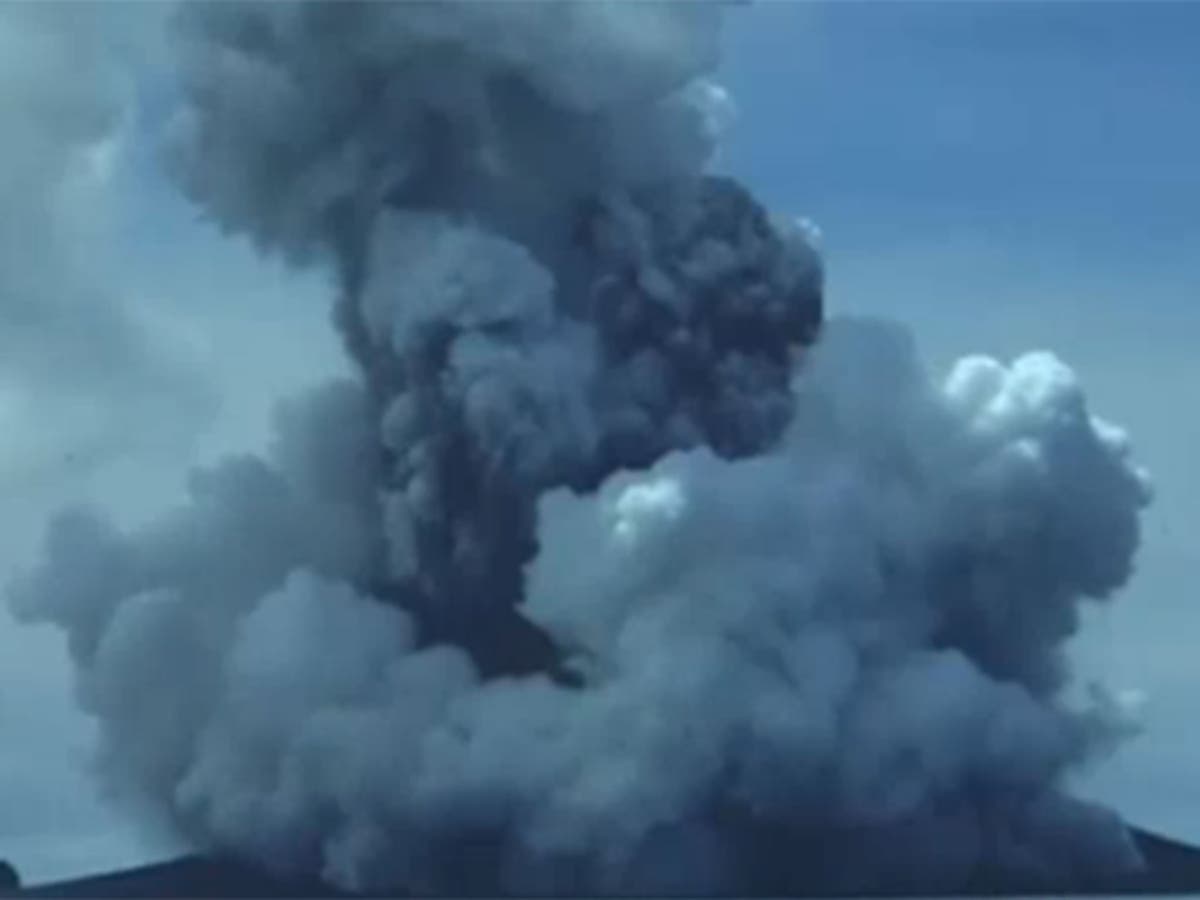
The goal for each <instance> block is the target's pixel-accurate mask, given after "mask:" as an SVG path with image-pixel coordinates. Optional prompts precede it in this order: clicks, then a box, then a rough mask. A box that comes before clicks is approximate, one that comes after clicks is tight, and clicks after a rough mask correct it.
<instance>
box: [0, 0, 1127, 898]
mask: <svg viewBox="0 0 1200 900" xmlns="http://www.w3.org/2000/svg"><path fill="white" fill-rule="evenodd" d="M721 13H722V10H721V8H719V7H717V6H711V5H702V4H662V5H656V4H623V3H588V4H574V3H561V4H560V3H530V4H524V3H505V4H485V3H450V2H442V3H436V4H396V5H392V4H375V3H362V4H359V3H350V2H343V3H336V4H332V3H331V4H313V3H302V4H294V5H293V4H284V3H269V4H266V3H264V4H254V5H249V4H247V5H232V4H213V5H189V6H187V7H186V8H185V9H184V11H183V14H182V15H181V17H180V20H179V29H180V30H179V32H178V36H179V39H180V41H181V53H182V54H183V57H184V58H185V59H186V63H185V69H184V83H185V86H186V89H187V96H188V99H189V104H188V106H187V108H186V110H185V111H184V112H183V114H182V116H181V118H180V120H179V122H178V123H177V128H176V130H175V132H174V143H173V144H172V156H171V159H172V164H173V165H174V166H175V167H176V172H177V174H178V176H179V178H180V181H181V183H182V185H183V186H184V188H185V190H186V191H187V192H188V193H189V195H190V196H191V197H192V198H193V199H194V200H195V201H196V202H197V203H198V204H200V205H201V206H202V207H203V208H204V209H205V210H207V211H208V213H209V214H211V215H212V217H213V218H214V219H215V220H216V221H217V222H218V223H219V224H220V225H222V226H223V227H225V228H227V229H230V230H232V231H238V232H244V233H248V234H250V235H252V236H253V237H254V238H255V239H256V240H257V241H258V242H259V244H260V245H261V246H262V247H263V248H264V249H265V250H268V251H280V252H283V253H285V254H287V255H288V256H289V257H290V258H292V259H294V260H296V261H299V262H308V263H311V264H318V265H328V266H331V267H332V270H333V271H334V272H335V274H336V275H337V278H338V284H339V286H340V287H339V295H340V296H339V298H338V302H337V311H336V322H337V324H338V327H339V328H340V329H341V332H342V334H343V336H344V338H345V342H346V346H347V349H348V351H349V353H350V354H351V355H352V356H353V358H354V359H355V361H356V362H357V364H358V366H359V370H360V373H361V378H360V379H358V380H357V381H356V382H346V383H337V384H331V385H327V386H324V387H322V388H320V389H318V390H315V391H314V392H313V393H312V394H311V395H310V396H308V397H305V398H302V399H299V400H295V401H292V402H290V403H288V404H285V405H284V406H283V407H281V409H280V413H279V417H278V422H277V439H276V443H275V446H274V447H273V449H272V451H271V453H270V454H269V455H268V456H267V457H266V458H264V459H260V458H255V457H245V458H239V459H231V460H229V461H227V462H226V463H224V464H222V465H220V466H218V467H216V468H214V469H211V470H207V471H203V472H198V473H196V475H195V476H194V478H193V481H192V484H191V491H190V497H189V499H188V502H187V503H186V504H185V505H184V506H182V507H181V508H180V509H178V510H177V511H176V512H174V513H173V514H171V515H168V516H166V517H165V518H163V519H162V520H161V521H159V522H158V523H156V524H154V525H152V526H150V527H147V528H145V529H142V530H140V531H136V532H123V531H120V530H118V529H117V528H116V527H115V526H114V525H113V524H111V523H110V522H109V521H108V519H107V518H106V517H105V516H104V515H102V514H100V513H97V512H94V511H93V512H88V511H75V512H71V513H68V514H65V515H64V516H62V517H61V518H60V519H59V520H58V521H57V523H56V524H55V525H54V527H53V528H52V529H51V531H50V534H49V537H48V542H47V546H46V551H45V555H44V559H43V560H42V561H41V562H40V564H38V565H37V566H35V567H34V568H32V569H31V570H30V571H29V572H28V573H27V574H26V575H25V576H24V577H23V578H22V579H20V580H19V581H17V582H16V583H15V584H14V585H13V588H12V599H13V603H14V606H15V608H16V609H17V610H18V612H19V613H21V614H22V615H24V616H26V617H28V618H30V619H36V620H48V621H52V622H55V623H58V624H59V625H61V626H62V627H63V628H64V629H65V630H66V632H67V634H68V635H69V638H70V642H71V648H72V652H73V655H74V657H75V660H76V662H77V663H78V666H79V687H80V696H81V699H82V701H83V703H84V704H85V706H86V708H87V709H88V710H89V711H90V712H91V713H93V714H94V715H95V716H96V717H97V718H98V720H99V722H100V723H101V727H102V735H103V740H102V747H101V754H102V771H103V772H104V773H105V774H106V775H107V776H108V777H109V778H110V779H111V781H112V783H113V784H114V785H117V786H119V787H120V788H122V789H124V790H127V791H131V792H133V793H135V794H136V795H138V796H140V797H142V798H145V799H148V800H149V801H151V802H153V803H155V804H156V805H157V806H159V807H160V808H162V809H164V810H166V811H167V812H168V813H169V814H170V815H171V816H172V817H173V819H174V821H175V822H176V823H177V824H178V826H179V828H180V829H181V830H182V831H183V832H184V833H186V834H188V835H190V836H191V837H192V838H193V839H194V840H195V841H197V842H198V843H199V844H201V845H203V846H207V847H210V848H216V849H223V850H229V851H234V852H237V853H242V854H246V855H250V856H252V857H254V858H257V859H260V860H262V861H265V862H267V863H268V864H271V865H273V866H277V867H279V868H280V869H283V870H291V871H302V872H308V873H311V874H320V875H322V876H324V877H326V878H329V879H331V880H332V881H334V882H336V883H337V884H339V885H341V886H343V887H347V888H351V889H372V888H397V887H402V888H408V889H416V890H426V891H452V892H462V891H471V890H485V891H495V890H508V891H521V892H540V891H555V892H564V891H573V890H601V891H662V890H679V891H688V892H703V891H713V890H740V891H789V890H792V891H794V890H797V889H799V888H802V887H803V888H809V889H811V888H814V887H817V888H824V889H835V888H841V889H865V888H867V887H870V886H879V885H898V886H904V885H911V886H920V887H924V888H928V887H930V886H938V885H941V886H966V885H968V884H970V883H971V880H972V879H976V878H983V877H985V876H986V875H987V873H999V874H1001V875H1007V876H1011V877H1027V878H1041V879H1045V880H1046V882H1047V883H1050V884H1056V883H1057V884H1063V883H1069V882H1071V881H1078V880H1081V879H1084V880H1086V879H1088V878H1093V877H1100V876H1103V875H1105V874H1109V873H1112V872H1114V871H1122V870H1126V869H1130V868H1133V867H1136V865H1137V864H1138V858H1137V853H1136V851H1135V850H1134V848H1133V846H1132V844H1131V842H1130V841H1129V840H1128V837H1127V835H1126V833H1125V831H1124V828H1123V826H1122V825H1121V824H1120V823H1119V821H1118V820H1117V819H1116V818H1115V816H1112V815H1110V814H1108V813H1106V812H1104V811H1102V810H1099V809H1096V808H1093V807H1090V806H1087V805H1085V804H1082V803H1080V802H1077V801H1074V800H1072V799H1070V798H1069V797H1067V796H1065V795H1064V794H1063V793H1062V791H1061V790H1060V787H1059V785H1060V782H1061V778H1062V776H1063V775H1064V774H1065V773H1066V772H1067V771H1068V770H1069V769H1070V768H1071V767H1072V766H1075V765H1078V764H1080V763H1082V762H1084V761H1086V760H1087V759H1088V758H1089V757H1090V756H1091V755H1092V754H1094V753H1095V752H1097V750H1098V749H1099V748H1102V747H1103V746H1104V745H1105V744H1106V742H1107V741H1108V740H1109V739H1110V738H1111V737H1112V733H1113V728H1114V727H1115V726H1114V725H1113V723H1110V722H1109V721H1108V720H1107V718H1106V716H1105V715H1104V711H1103V709H1095V710H1087V709H1085V710H1082V711H1080V710H1073V709H1071V708H1068V707H1067V705H1066V704H1065V703H1064V701H1062V700H1061V698H1060V693H1061V688H1062V687H1063V686H1064V684H1065V682H1066V672H1065V668H1064V664H1063V656H1062V647H1063V642H1064V640H1065V639H1066V638H1067V637H1068V636H1069V635H1070V634H1071V633H1072V632H1073V631H1074V629H1075V627H1076V614H1077V609H1078V606H1079V604H1080V603H1081V602H1083V601H1085V600H1088V599H1092V600H1099V599H1103V598H1105V597H1107V596H1109V595H1111V594H1112V592H1113V591H1115V590H1116V589H1117V588H1119V587H1120V586H1121V584H1122V583H1123V582H1124V581H1125V580H1126V579H1127V578H1128V576H1129V573H1130V567H1131V560H1132V557H1133V554H1134V551H1135V549H1136V545H1137V541H1138V512H1139V510H1140V508H1141V507H1142V506H1143V505H1144V503H1145V502H1146V500H1147V497H1148V488H1147V484H1146V479H1145V476H1144V475H1143V473H1142V472H1141V471H1140V470H1139V469H1138V468H1137V467H1136V466H1135V465H1134V464H1133V463H1132V462H1131V460H1130V458H1129V453H1128V448H1127V445H1126V441H1125V439H1124V437H1123V435H1122V434H1121V432H1120V431H1119V430H1118V429H1116V428H1115V427H1113V426H1111V425H1109V424H1107V423H1105V422H1103V421H1102V420H1100V419H1097V418H1095V417H1094V416H1092V415H1091V413H1090V412H1089V410H1088V408H1087V405H1086V402H1085V400H1084V397H1083V394H1082V392H1081V390H1080V388H1079V386H1078V385H1077V384H1076V382H1075V380H1074V377H1073V375H1072V373H1071V372H1070V370H1069V369H1067V368H1066V367H1065V366H1064V365H1063V364H1061V363H1060V362H1058V361H1057V360H1056V359H1055V358H1054V357H1053V356H1050V355H1047V354H1034V355H1030V356H1026V357H1022V358H1020V359H1018V360H1016V361H1014V362H1013V363H1012V364H1011V365H1003V364H1001V363H1000V362H997V361H994V360H990V359H985V358H969V359H966V360H963V361H962V362H960V363H959V364H958V365H957V366H956V367H954V369H953V370H952V371H951V372H950V374H949V375H948V377H947V378H945V379H944V380H942V381H937V380H935V379H933V378H931V377H930V376H928V375H927V374H926V373H925V372H924V371H923V369H922V367H921V365H920V363H919V360H918V358H917V355H916V351H915V348H914V346H913V345H912V342H911V341H910V339H909V338H908V337H907V336H906V334H905V333H904V332H903V330H902V329H899V328H898V327H895V326H891V325H887V324H882V323H870V322H854V321H836V320H835V321H832V322H829V323H826V325H825V326H824V328H823V330H822V332H821V335H820V337H819V339H818V328H819V327H820V326H821V319H822V310H821V304H822V297H821V289H822V288H821V271H820V264H819V262H818V259H817V256H816V253H815V251H814V249H813V247H812V245H811V242H810V240H809V236H808V234H807V232H806V231H805V229H804V228H802V227H800V226H799V225H796V224H794V223H791V222H788V221H786V220H782V219H779V218H776V217H772V216H770V215H769V214H767V213H766V212H765V211H764V210H763V209H762V208H761V207H760V206H759V205H758V204H757V203H756V202H755V201H754V200H753V199H752V198H751V197H750V196H748V195H747V193H746V192H745V191H744V190H743V189H741V188H740V187H739V186H738V185H737V184H735V183H733V182H732V181H729V180H727V179H721V178H716V177H713V176H711V175H708V174H706V162H707V160H708V159H709V157H710V155H711V152H712V149H713V146H714V141H715V139H716V137H717V136H718V132H719V126H720V124H721V123H722V121H723V120H724V119H725V118H726V117H727V113H728V109H727V105H726V104H727V101H726V100H725V98H724V97H723V95H722V94H721V92H720V91H719V90H718V89H717V88H715V87H713V86H711V85H707V84H706V83H704V82H703V80H702V79H703V78H704V77H705V76H706V75H707V74H708V73H709V72H710V71H711V70H712V67H713V65H714V63H715V60H716V46H717V38H718V31H719V21H720V16H721ZM551 34H552V35H554V38H555V39H554V40H553V41H550V40H547V39H546V36H547V35H551ZM1118 724H1121V723H1118Z"/></svg>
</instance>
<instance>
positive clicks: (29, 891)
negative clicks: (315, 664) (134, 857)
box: [0, 829, 1200, 898]
mask: <svg viewBox="0 0 1200 900" xmlns="http://www.w3.org/2000/svg"><path fill="white" fill-rule="evenodd" d="M1133 835H1134V838H1135V840H1136V841H1137V844H1138V847H1139V848H1140V849H1141V851H1142V854H1143V856H1144V857H1145V859H1146V863H1147V868H1146V870H1145V871H1144V872H1141V873H1139V874H1137V875H1134V876H1129V877H1126V878H1121V879H1118V880H1117V881H1115V882H1111V883H1105V884H1100V883H1097V884H1089V885H1079V886H1076V887H1074V888H1067V887H1064V886H1062V885H1046V884H1017V883H1013V882H1012V881H1011V880H1005V879H1003V878H1000V877H996V876H988V875H985V874H983V873H979V874H977V875H976V877H974V878H972V879H971V883H969V884H966V885H961V886H958V887H955V888H953V889H948V888H946V887H945V886H940V887H936V888H931V889H930V890H915V889H910V888H907V887H906V888H905V889H904V890H896V891H888V890H875V891H872V892H870V893H863V892H861V891H855V892H854V893H853V896H859V897H861V896H870V897H880V898H883V897H897V898H898V897H906V896H924V897H930V896H941V897H961V896H964V895H966V896H1001V895H1003V896H1009V897H1011V896H1033V895H1045V894H1046V893H1047V892H1051V893H1053V894H1055V895H1058V896H1066V895H1084V894H1107V895H1121V894H1124V895H1132V896H1137V895H1141V896H1151V895H1159V896H1163V895H1179V894H1192V893H1200V848H1198V847H1194V846H1192V845H1190V844H1185V843H1183V842H1181V841H1176V840H1173V839H1171V838H1167V837H1163V836H1162V835H1158V834H1154V833H1152V832H1149V831H1145V830H1142V829H1133ZM0 893H3V894H4V895H5V896H16V897H64V898H65V897H162V898H166V897H261V898H274V897H349V896H353V895H349V894H346V893H345V892H342V891H338V890H335V889H333V888H331V887H330V886H329V885H326V884H323V883H321V882H319V881H315V880H307V881H306V880H288V879H279V878H276V877H273V876H271V875H269V874H267V873H266V872H264V871H263V870H262V869H260V868H258V867H256V866H253V865H249V864H246V863H243V862H237V861H233V860H228V859H218V858H210V857H204V856H187V857H182V858H180V859H176V860H171V861H167V862H162V863H156V864H153V865H147V866H139V867H136V868H131V869H125V870H121V871H117V872H108V873H104V874H101V875H95V876H90V877H87V878H79V879H72V880H69V881H61V882H55V883H52V884H42V885H31V886H28V887H25V888H15V887H13V888H10V889H9V890H8V891H0ZM786 893H787V894H790V895H791V896H796V897H802V896H824V897H831V896H839V892H837V891H829V890H820V891H816V892H813V891H811V889H809V888H807V887H806V886H805V885H801V884H797V885H792V886H791V887H790V889H789V890H788V891H786ZM772 894H773V895H775V896H777V895H778V892H772ZM456 895H461V894H458V892H456ZM483 895H491V896H494V894H477V896H483ZM842 895H843V896H851V894H850V893H847V892H843V893H842ZM391 896H396V894H395V893H393V894H391Z"/></svg>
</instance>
